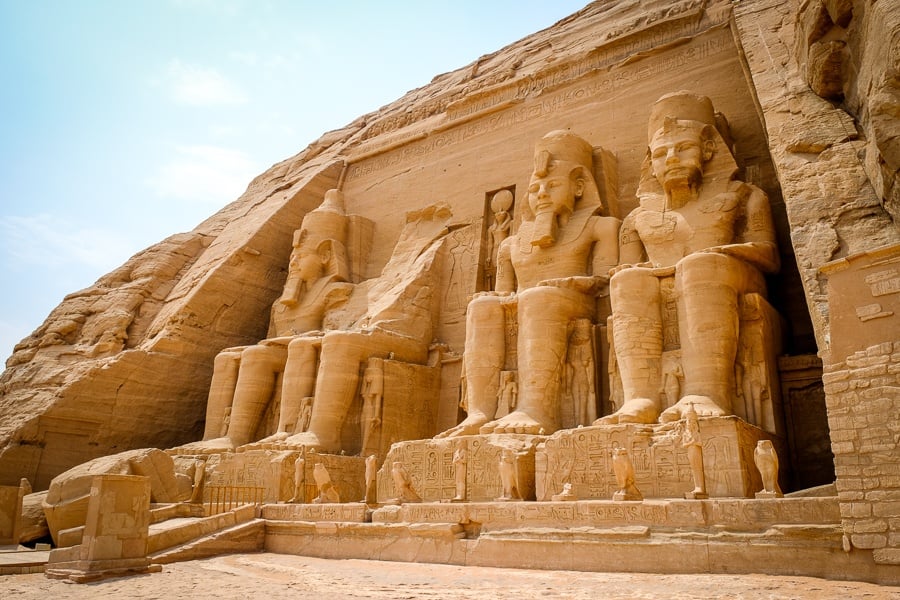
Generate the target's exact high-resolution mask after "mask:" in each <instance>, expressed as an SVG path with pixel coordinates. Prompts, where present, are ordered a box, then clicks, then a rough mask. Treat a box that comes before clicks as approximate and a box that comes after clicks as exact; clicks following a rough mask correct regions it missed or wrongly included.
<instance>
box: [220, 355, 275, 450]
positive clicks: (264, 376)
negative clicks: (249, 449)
mask: <svg viewBox="0 0 900 600" xmlns="http://www.w3.org/2000/svg"><path fill="white" fill-rule="evenodd" d="M286 360H287V348H286V347H285V346H282V345H271V346H250V347H249V348H247V349H246V350H244V352H243V353H242V354H241V369H240V373H239V374H238V380H237V386H236V388H235V392H234V404H233V405H232V407H231V423H230V425H229V426H228V437H229V438H230V439H231V442H232V444H234V447H235V448H237V447H238V446H243V445H244V444H247V443H249V442H252V441H253V436H254V434H255V433H256V429H257V428H258V427H259V423H260V420H261V419H262V416H263V413H264V412H265V410H266V407H267V406H268V404H269V401H270V400H271V399H272V395H273V393H274V391H275V381H276V379H277V378H278V374H279V373H280V372H281V371H282V370H283V369H284V364H285V362H286Z"/></svg>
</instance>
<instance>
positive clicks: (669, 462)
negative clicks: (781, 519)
mask: <svg viewBox="0 0 900 600" xmlns="http://www.w3.org/2000/svg"><path fill="white" fill-rule="evenodd" d="M699 424H700V439H701V441H702V444H703V470H704V474H705V476H706V487H707V492H708V494H709V496H710V497H715V498H725V497H732V498H734V497H737V498H749V497H753V495H754V493H755V492H757V491H759V490H760V489H762V480H761V478H760V475H759V472H758V471H757V469H756V466H755V465H754V463H753V451H754V449H755V448H756V443H757V442H758V441H759V440H772V441H773V443H774V444H775V446H776V448H778V450H779V454H781V455H782V456H784V448H783V445H782V443H781V440H780V439H779V438H775V437H774V436H772V435H771V434H769V433H767V432H765V431H763V430H762V429H760V428H759V427H756V426H754V425H750V424H749V423H747V422H746V421H744V420H742V419H739V418H737V417H705V418H700V419H699ZM682 425H683V422H680V421H679V422H675V423H668V424H653V425H636V424H624V425H602V426H597V427H580V428H578V429H566V430H562V431H557V432H556V433H554V434H553V435H552V436H550V437H549V438H548V439H547V440H546V442H544V444H542V445H541V446H540V447H539V448H538V450H537V453H536V455H535V483H536V494H535V495H536V497H537V499H538V500H550V499H551V497H552V495H553V494H558V493H559V492H560V490H561V489H562V487H563V484H564V483H571V484H572V491H573V492H574V493H575V496H576V497H577V498H579V499H589V498H593V499H608V498H611V497H612V495H613V492H615V491H616V489H617V486H616V479H615V476H614V474H613V470H612V461H611V456H612V450H613V449H615V448H625V449H626V450H628V454H629V456H630V457H631V462H632V464H633V465H634V474H635V484H636V486H637V488H638V489H639V490H640V491H641V494H643V496H644V498H679V497H684V494H685V492H689V491H691V490H692V489H693V488H694V483H693V479H692V477H691V467H690V463H689V462H688V456H687V450H686V449H685V448H684V447H683V446H682V437H681V427H682ZM782 475H784V474H783V473H782Z"/></svg>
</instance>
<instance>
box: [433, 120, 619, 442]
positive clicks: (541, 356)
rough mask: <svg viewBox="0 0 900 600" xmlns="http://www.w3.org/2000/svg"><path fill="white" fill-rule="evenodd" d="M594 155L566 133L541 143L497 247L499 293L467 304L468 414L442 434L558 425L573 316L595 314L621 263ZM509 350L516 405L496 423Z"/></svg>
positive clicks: (549, 429)
mask: <svg viewBox="0 0 900 600" xmlns="http://www.w3.org/2000/svg"><path fill="white" fill-rule="evenodd" d="M593 153H594V149H593V148H592V147H591V145H590V144H588V143H587V142H586V141H585V140H583V139H581V138H580V137H578V136H576V135H574V134H572V133H569V132H566V131H553V132H551V133H548V134H547V135H546V136H544V137H543V138H542V139H541V140H540V141H539V142H538V143H537V146H536V148H535V154H534V172H533V175H532V177H531V181H530V184H529V187H528V202H527V206H526V207H524V209H523V210H524V213H525V216H524V218H523V220H522V223H521V224H520V225H519V228H518V231H517V232H516V233H515V234H514V235H511V236H509V237H506V238H505V239H503V241H502V242H501V243H500V245H499V248H498V250H497V275H496V285H495V289H494V291H491V292H484V293H481V294H479V295H477V296H476V297H475V298H474V299H473V300H472V301H471V302H469V305H468V309H467V314H466V342H465V351H464V355H463V372H464V373H465V376H464V381H463V383H462V385H463V389H464V390H465V396H466V397H465V398H464V400H465V405H466V410H467V413H468V414H467V416H466V418H465V419H464V420H463V422H462V423H460V424H459V425H457V426H456V427H453V428H451V429H449V430H447V431H445V432H443V433H442V434H440V436H439V437H450V436H460V435H471V434H476V433H532V434H536V433H539V432H541V431H543V432H545V433H552V432H553V431H556V430H557V429H559V427H560V416H559V413H560V396H561V388H562V387H563V385H564V383H563V381H564V378H563V376H562V374H563V372H564V371H565V365H566V355H567V347H568V342H569V331H570V329H571V327H572V325H573V323H575V322H576V321H579V320H582V319H588V320H593V319H594V318H595V306H596V292H597V291H598V289H599V288H601V287H602V286H605V284H606V281H607V278H608V272H609V270H610V269H611V268H612V267H613V266H614V265H615V264H616V263H617V262H618V244H617V237H618V236H617V233H618V228H619V220H618V219H615V218H613V217H608V216H601V213H602V211H603V206H602V203H601V199H600V195H599V192H598V189H597V184H596V182H595V180H594V176H593V169H592V166H593V160H594V159H593ZM510 321H512V323H510ZM516 321H517V324H518V334H517V335H518V337H517V341H516V347H515V348H507V347H506V345H507V341H506V337H507V336H506V330H507V326H508V325H511V324H512V325H514V324H515V322H516ZM511 354H515V355H516V356H517V367H513V368H517V369H518V397H517V400H516V405H515V410H513V411H512V412H510V413H509V414H506V415H504V416H501V417H500V418H499V419H496V420H493V421H492V420H491V419H493V418H494V416H495V415H496V414H497V399H498V392H499V391H500V390H499V387H500V373H501V371H503V370H505V367H504V365H505V364H506V363H507V362H508V360H507V359H508V358H509V355H511ZM502 412H504V411H501V414H502ZM589 423H590V422H589V421H588V422H587V423H584V424H589Z"/></svg>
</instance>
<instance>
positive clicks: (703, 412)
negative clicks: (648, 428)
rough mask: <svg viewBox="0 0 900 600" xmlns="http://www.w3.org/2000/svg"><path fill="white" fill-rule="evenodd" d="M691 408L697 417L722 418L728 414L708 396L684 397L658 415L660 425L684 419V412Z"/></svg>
mask: <svg viewBox="0 0 900 600" xmlns="http://www.w3.org/2000/svg"><path fill="white" fill-rule="evenodd" d="M691 406H693V408H694V412H696V413H697V416H698V417H723V416H725V415H726V414H728V413H727V412H726V411H725V409H723V408H722V407H721V406H719V405H718V404H716V403H715V401H713V399H712V398H710V397H709V396H696V395H690V396H685V397H684V398H682V399H681V400H679V401H678V402H676V403H675V404H674V405H672V406H670V407H669V408H667V409H666V410H664V411H663V413H662V414H661V415H659V422H660V423H671V422H672V421H679V420H681V419H683V418H684V415H685V413H686V412H688V411H689V410H690V407H691Z"/></svg>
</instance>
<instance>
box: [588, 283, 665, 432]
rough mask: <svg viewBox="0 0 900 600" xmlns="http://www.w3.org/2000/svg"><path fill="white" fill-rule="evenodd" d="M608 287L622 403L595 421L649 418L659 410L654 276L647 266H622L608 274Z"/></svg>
mask: <svg viewBox="0 0 900 600" xmlns="http://www.w3.org/2000/svg"><path fill="white" fill-rule="evenodd" d="M609 291H610V301H611V303H612V312H613V318H612V327H613V334H612V335H613V340H614V342H613V343H614V344H615V349H616V361H617V364H618V368H619V373H620V375H621V378H622V391H623V397H624V402H623V404H622V407H621V408H620V409H619V410H617V411H616V412H615V413H613V414H611V415H607V416H605V417H601V418H600V419H598V420H597V421H596V423H597V424H602V425H609V424H615V423H653V422H655V421H656V418H657V416H658V415H659V402H660V398H659V396H660V385H661V368H662V365H661V363H662V344H663V334H662V316H661V313H660V291H659V279H658V278H657V277H656V276H655V275H653V274H652V272H651V271H650V270H649V269H643V268H637V267H636V268H630V269H624V270H622V271H619V272H618V273H616V274H615V275H613V277H612V279H610V283H609Z"/></svg>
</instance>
